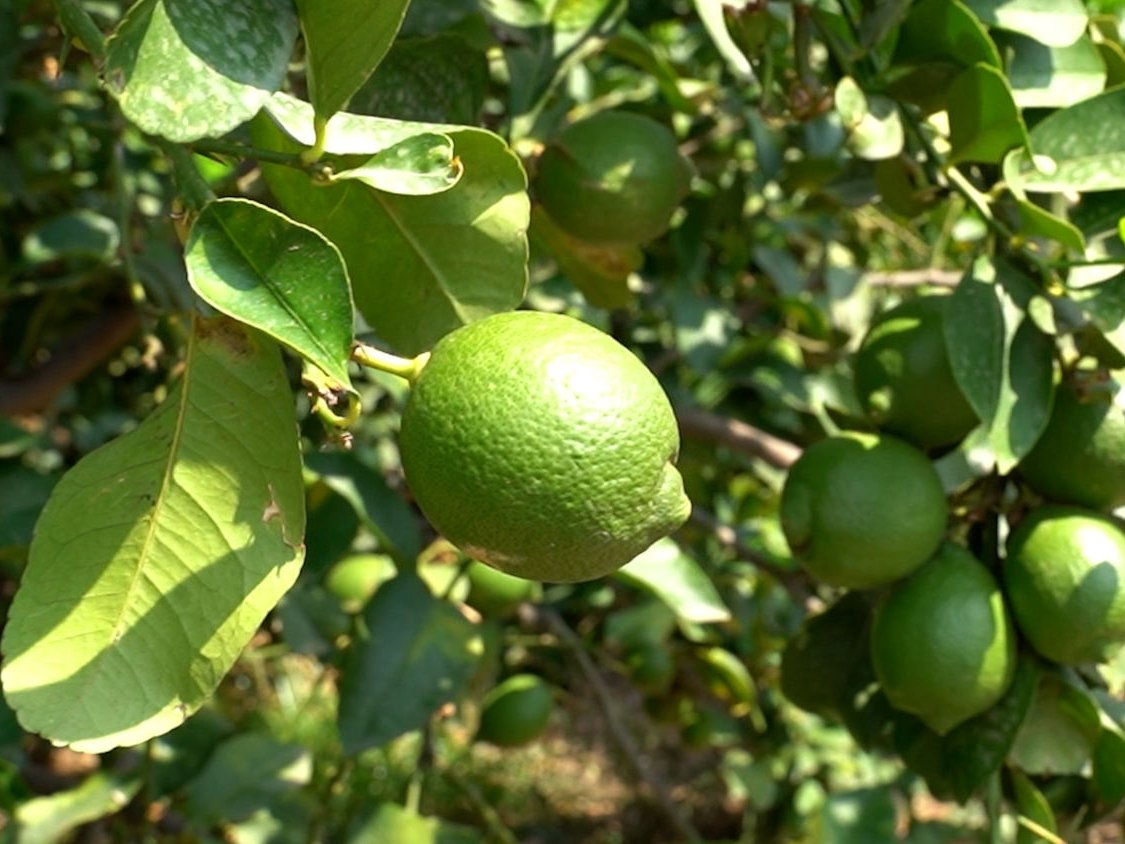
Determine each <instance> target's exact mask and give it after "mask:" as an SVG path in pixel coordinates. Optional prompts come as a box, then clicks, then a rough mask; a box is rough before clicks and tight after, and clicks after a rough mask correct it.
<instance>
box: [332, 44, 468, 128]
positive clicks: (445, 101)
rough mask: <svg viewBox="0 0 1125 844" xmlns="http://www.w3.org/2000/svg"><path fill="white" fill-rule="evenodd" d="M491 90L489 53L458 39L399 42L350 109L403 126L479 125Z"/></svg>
mask: <svg viewBox="0 0 1125 844" xmlns="http://www.w3.org/2000/svg"><path fill="white" fill-rule="evenodd" d="M488 85H489V75H488V59H487V57H486V55H485V53H484V52H483V51H482V50H480V49H477V47H475V46H474V45H472V44H470V43H469V42H468V41H467V40H466V39H464V38H462V37H460V36H459V35H455V34H453V33H448V32H444V33H439V34H437V35H434V36H430V37H428V38H399V39H398V40H396V41H395V43H394V46H392V47H391V51H390V52H389V53H387V56H386V58H384V59H383V62H382V64H380V65H379V72H378V73H376V74H375V75H373V76H372V77H371V78H370V79H368V80H367V82H366V83H364V85H363V87H362V88H360V89H359V90H358V91H357V92H356V94H355V96H353V97H352V99H351V105H350V108H351V110H352V111H354V112H356V113H358V114H377V115H381V116H383V117H394V118H399V119H401V120H421V121H426V122H431V123H467V124H475V123H477V122H478V121H479V119H480V111H481V108H482V107H483V106H484V100H485V96H486V94H487V93H488Z"/></svg>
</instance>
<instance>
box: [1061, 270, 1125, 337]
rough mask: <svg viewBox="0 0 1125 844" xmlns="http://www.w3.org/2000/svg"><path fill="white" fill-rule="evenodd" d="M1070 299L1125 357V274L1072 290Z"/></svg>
mask: <svg viewBox="0 0 1125 844" xmlns="http://www.w3.org/2000/svg"><path fill="white" fill-rule="evenodd" d="M1070 298H1071V299H1072V300H1073V301H1075V302H1076V303H1077V304H1078V307H1079V308H1080V309H1081V310H1082V312H1083V313H1084V314H1086V316H1088V317H1089V318H1090V321H1091V322H1093V324H1094V326H1095V327H1096V328H1097V329H1098V330H1099V331H1100V332H1101V333H1102V335H1103V336H1104V337H1105V339H1106V340H1107V341H1108V342H1109V343H1110V344H1111V345H1112V346H1113V347H1114V348H1115V349H1117V351H1119V352H1120V353H1121V354H1123V355H1125V274H1122V275H1117V276H1114V277H1113V278H1111V279H1109V281H1103V282H1101V283H1100V284H1092V285H1090V286H1088V287H1083V288H1081V289H1080V290H1071V291H1070Z"/></svg>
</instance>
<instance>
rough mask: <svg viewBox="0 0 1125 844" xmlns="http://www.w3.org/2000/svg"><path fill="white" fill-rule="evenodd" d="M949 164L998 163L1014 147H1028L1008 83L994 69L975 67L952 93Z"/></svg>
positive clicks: (955, 83) (962, 76) (960, 78)
mask: <svg viewBox="0 0 1125 844" xmlns="http://www.w3.org/2000/svg"><path fill="white" fill-rule="evenodd" d="M949 129H950V138H949V143H950V146H951V150H950V160H951V161H954V162H958V161H982V162H987V163H997V162H1000V161H1001V160H1003V158H1004V154H1005V153H1006V152H1007V151H1008V150H1010V149H1011V148H1012V147H1024V146H1026V145H1027V143H1028V137H1027V129H1026V128H1025V127H1024V123H1023V117H1021V116H1020V113H1019V109H1017V108H1016V104H1015V102H1014V101H1013V99H1012V91H1011V89H1010V88H1009V87H1008V81H1007V79H1006V78H1005V77H1004V74H1003V73H1001V72H1000V71H999V70H997V69H996V68H994V67H991V66H989V65H986V64H975V65H973V66H972V67H969V68H966V69H965V70H963V71H962V72H961V73H960V74H958V75H957V78H956V79H954V80H953V83H952V85H951V86H950V89H949Z"/></svg>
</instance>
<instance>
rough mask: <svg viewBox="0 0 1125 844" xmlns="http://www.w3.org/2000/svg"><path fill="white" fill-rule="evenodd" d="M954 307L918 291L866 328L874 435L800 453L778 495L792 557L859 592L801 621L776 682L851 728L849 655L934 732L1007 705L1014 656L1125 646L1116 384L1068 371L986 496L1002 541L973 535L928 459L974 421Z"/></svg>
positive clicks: (865, 404) (865, 384) (1076, 660)
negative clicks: (851, 646)
mask: <svg viewBox="0 0 1125 844" xmlns="http://www.w3.org/2000/svg"><path fill="white" fill-rule="evenodd" d="M948 302H949V298H948V297H947V296H942V295H936V294H932V295H925V296H918V297H915V298H912V299H909V300H907V301H905V302H904V303H903V304H901V305H898V306H896V307H893V308H891V309H890V310H888V311H886V312H885V313H883V314H882V315H880V316H879V317H878V318H877V319H876V320H875V321H874V322H873V323H872V325H871V327H870V329H869V331H868V333H867V335H866V336H865V337H864V338H863V340H862V342H861V343H860V346H859V348H858V350H857V351H856V354H855V356H854V359H853V367H854V383H855V388H856V394H857V398H858V399H859V402H860V405H861V406H862V408H863V410H864V412H865V414H866V415H867V418H868V420H869V421H870V423H871V425H872V427H873V428H874V429H875V430H874V432H852V431H849V432H844V433H840V434H838V435H835V436H831V437H828V438H827V439H824V440H821V441H819V442H817V443H815V444H813V445H812V446H810V447H809V448H807V449H806V450H805V451H804V452H803V454H802V455H801V457H800V458H799V459H798V460H797V462H796V463H795V464H794V465H793V466H792V467H791V469H790V471H789V474H788V476H787V478H786V482H785V485H784V488H783V490H782V497H781V522H782V528H783V530H784V533H785V536H786V539H787V540H788V542H789V545H790V548H791V550H792V552H793V555H794V557H795V558H796V559H797V560H798V561H799V562H800V563H801V565H802V566H803V567H804V569H805V570H806V571H807V572H808V573H809V574H810V575H811V576H812V577H813V578H815V579H816V580H818V581H819V582H821V583H824V584H827V585H830V586H835V587H842V588H844V589H846V590H855V591H853V592H850V593H848V594H845V595H844V596H843V598H842V599H840V600H839V601H837V603H836V604H835V605H834V606H833V607H831V608H829V609H828V610H827V611H826V612H825V613H823V614H821V615H820V616H813V617H811V618H809V619H807V620H806V622H805V627H804V629H803V630H802V631H801V633H800V634H799V635H798V636H797V637H796V638H795V639H794V640H793V642H792V643H791V644H790V646H789V648H788V649H787V651H786V653H785V656H784V659H783V664H782V687H783V690H784V691H785V692H786V694H787V695H788V696H789V697H790V699H792V700H793V702H794V703H796V704H798V705H800V706H802V707H804V708H806V709H811V710H813V711H817V712H819V713H821V714H828V715H835V716H841V717H845V720H846V716H845V715H844V713H843V711H842V710H844V709H846V708H847V703H846V702H841V700H840V698H839V695H838V694H836V691H838V690H839V689H847V688H849V682H852V680H854V678H849V677H847V676H842V675H843V674H845V673H847V671H849V670H851V669H850V667H848V666H850V665H852V664H853V663H854V662H856V661H859V662H861V663H862V664H863V666H864V668H865V670H866V672H867V675H868V677H869V678H873V679H874V681H875V682H876V683H877V686H878V689H879V690H880V691H881V692H882V694H883V695H885V698H886V700H887V701H888V702H889V704H890V705H891V706H892V707H893V708H894V709H896V710H899V711H902V712H906V713H911V714H913V715H914V716H916V717H917V718H919V719H921V721H922V722H924V723H925V724H926V725H927V726H928V727H929V728H930V729H931V730H933V731H934V732H936V733H938V734H939V735H945V734H946V733H948V732H949V731H950V730H952V729H953V728H955V727H957V726H958V725H960V724H962V723H964V722H966V721H967V720H969V719H971V718H973V717H974V716H977V715H980V714H981V713H983V712H985V711H986V710H988V709H989V708H990V707H992V706H993V705H995V704H996V703H997V702H998V701H999V700H1000V699H1001V698H1002V697H1003V696H1004V694H1005V692H1006V691H1007V689H1008V687H1009V685H1010V684H1011V682H1012V678H1013V675H1014V673H1015V669H1016V664H1017V658H1018V654H1019V653H1020V651H1021V648H1022V649H1023V650H1025V651H1028V652H1032V653H1034V654H1037V656H1038V657H1040V658H1042V659H1045V660H1048V661H1049V662H1050V663H1055V664H1060V665H1067V666H1077V665H1086V664H1090V663H1099V662H1104V661H1105V660H1107V659H1109V658H1110V657H1111V656H1112V655H1113V654H1114V653H1115V652H1116V651H1117V650H1118V649H1119V648H1120V647H1121V646H1122V645H1123V644H1125V531H1123V529H1122V526H1121V523H1120V522H1119V521H1118V520H1116V519H1115V518H1114V517H1113V515H1112V511H1113V510H1114V509H1116V508H1119V507H1121V506H1122V505H1125V405H1123V403H1122V395H1125V394H1122V395H1117V396H1116V397H1115V396H1114V393H1115V392H1120V387H1121V385H1119V384H1117V383H1115V382H1114V380H1113V379H1112V377H1107V376H1106V374H1105V372H1104V371H1102V372H1099V373H1097V378H1090V377H1089V376H1090V373H1085V374H1086V376H1087V377H1086V378H1085V379H1083V378H1081V377H1080V375H1079V373H1077V372H1071V373H1069V374H1068V376H1067V378H1066V379H1064V382H1063V383H1062V384H1060V385H1059V386H1058V387H1057V389H1056V391H1055V398H1054V405H1053V409H1052V411H1051V416H1050V418H1049V421H1048V423H1047V426H1046V428H1045V430H1044V431H1043V433H1042V434H1041V435H1040V437H1039V439H1038V441H1037V442H1036V445H1035V446H1034V448H1033V449H1032V450H1031V451H1030V452H1029V453H1028V454H1027V455H1026V456H1025V457H1024V458H1023V459H1022V461H1021V462H1020V463H1019V465H1018V466H1017V467H1016V469H1015V471H1014V472H1013V473H1012V474H1011V475H1010V477H1009V478H1007V482H1008V483H1009V490H1010V491H1014V492H1015V493H1017V494H1015V495H1011V496H1009V497H1008V498H1005V499H1003V506H1001V501H1000V499H997V500H994V501H993V502H991V503H990V504H989V507H988V509H989V511H990V515H991V516H992V517H994V523H995V524H996V525H998V536H999V537H1000V539H999V540H998V541H996V542H994V543H991V545H990V544H989V543H987V542H977V541H975V534H974V533H973V532H972V531H971V530H969V529H968V524H967V522H968V521H969V520H963V519H959V518H956V517H955V515H954V513H955V511H953V510H951V508H950V507H949V504H948V499H947V496H946V491H945V490H944V488H943V484H942V481H941V478H940V477H939V474H938V472H937V470H936V469H935V467H934V463H933V462H932V458H933V457H935V456H936V455H937V454H940V453H941V452H943V451H947V450H949V449H951V448H953V447H955V446H956V445H957V444H958V443H960V442H961V441H962V440H963V439H964V438H965V437H966V436H967V435H968V434H969V433H970V431H972V430H973V429H974V428H975V427H976V426H977V425H978V424H979V422H978V418H977V415H976V413H975V412H974V410H973V408H972V406H971V405H970V403H969V402H968V401H966V399H965V396H964V395H963V394H962V392H961V390H960V389H959V387H958V383H957V380H956V378H955V376H954V373H953V370H952V368H951V366H950V363H949V355H948V351H947V346H946V332H945V331H944V329H943V324H944V319H945V317H944V314H945V309H946V308H947V306H948ZM1094 381H1096V382H1097V388H1096V389H1095V388H1094V386H1093V383H1094ZM1013 502H1014V503H1013ZM960 512H961V511H960V510H958V511H956V513H958V514H959V513H960ZM976 515H977V516H979V515H980V514H979V513H977V514H976ZM855 625H866V626H867V630H868V633H867V636H866V639H865V640H864V641H865V646H864V650H865V651H866V652H865V653H861V654H858V655H857V654H848V653H844V652H843V651H844V650H846V649H847V647H848V646H847V645H846V644H843V643H844V642H850V641H854V637H852V638H848V637H847V636H845V635H841V634H843V633H844V632H845V631H846V630H847V628H849V627H852V628H854V626H855ZM1021 643H1022V644H1021ZM832 672H836V673H837V675H840V676H837V677H836V678H835V679H833V677H832V676H830V675H831V674H832ZM860 673H861V674H862V673H863V671H861V672H860ZM851 688H852V689H853V690H854V688H855V683H854V682H852V685H851Z"/></svg>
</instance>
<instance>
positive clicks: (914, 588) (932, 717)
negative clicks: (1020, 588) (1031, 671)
mask: <svg viewBox="0 0 1125 844" xmlns="http://www.w3.org/2000/svg"><path fill="white" fill-rule="evenodd" d="M871 662H872V665H873V667H874V669H875V676H876V678H877V679H878V680H879V684H880V686H882V688H883V692H884V694H886V696H887V699H888V700H889V701H890V702H891V704H892V705H893V706H894V707H896V708H897V709H901V710H903V711H904V712H910V713H913V714H914V715H917V716H918V717H919V718H921V719H922V721H924V722H925V723H926V725H927V726H929V727H930V729H932V730H934V731H935V732H937V733H940V734H941V735H945V734H946V733H947V732H949V731H950V730H951V729H953V728H954V727H956V726H957V725H958V724H960V723H961V722H962V721H965V720H967V719H969V718H971V717H973V716H974V715H978V714H980V713H981V712H983V711H984V710H986V709H988V708H989V707H990V706H992V705H993V704H994V703H996V702H997V701H998V700H999V699H1000V698H1001V697H1002V696H1003V694H1004V692H1006V691H1007V690H1008V686H1009V685H1010V684H1011V682H1012V676H1013V674H1014V673H1015V668H1016V634H1015V630H1014V628H1013V627H1012V623H1011V620H1010V618H1009V616H1008V611H1007V608H1006V607H1005V605H1004V598H1003V595H1002V594H1001V592H1000V587H999V585H998V584H997V583H996V580H995V578H993V576H992V574H991V573H990V572H989V571H988V569H987V568H985V567H984V565H983V564H982V563H981V562H980V561H979V560H977V559H976V557H974V556H973V555H972V554H970V553H969V552H968V551H966V550H965V549H964V548H961V547H960V546H957V545H953V544H952V543H945V544H943V545H942V547H941V548H940V549H939V550H938V552H937V553H936V554H935V555H934V556H933V558H932V559H931V560H930V561H929V562H927V563H926V565H924V566H923V567H922V568H920V569H919V570H918V571H916V572H915V573H914V574H912V575H911V576H910V577H908V578H907V579H906V580H904V581H902V583H900V584H898V585H896V586H895V587H894V588H893V589H892V590H891V591H890V592H889V593H888V594H887V595H886V596H885V598H884V599H883V600H882V601H881V602H880V604H879V606H878V607H877V608H876V610H875V619H874V621H873V622H872V626H871Z"/></svg>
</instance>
